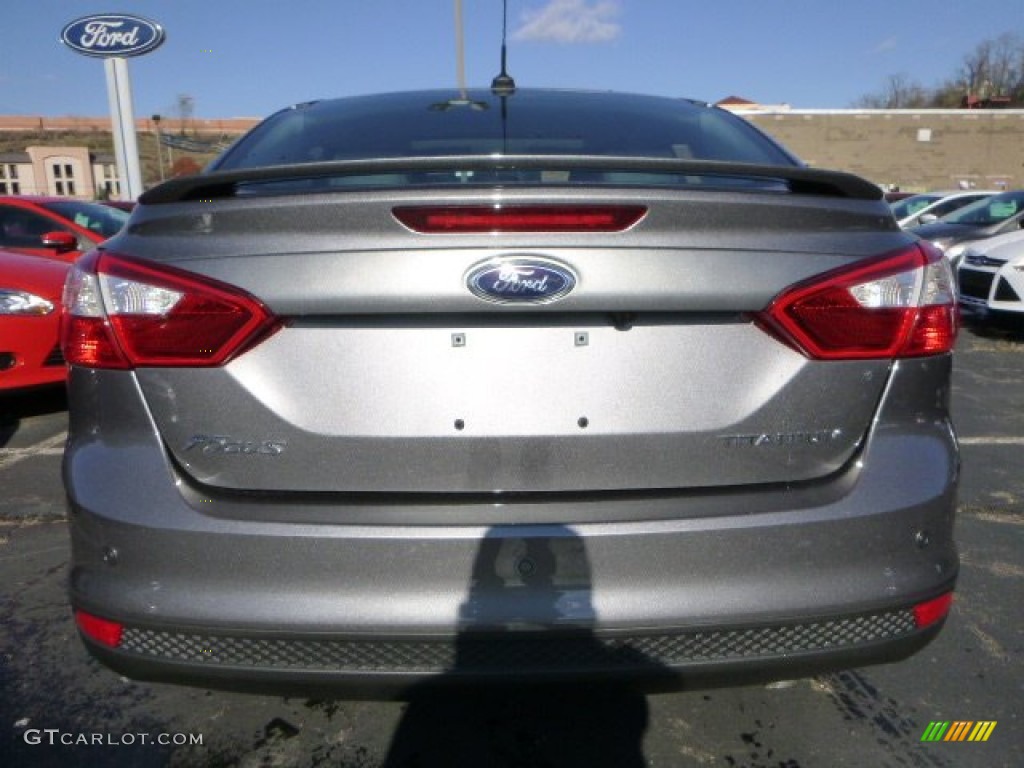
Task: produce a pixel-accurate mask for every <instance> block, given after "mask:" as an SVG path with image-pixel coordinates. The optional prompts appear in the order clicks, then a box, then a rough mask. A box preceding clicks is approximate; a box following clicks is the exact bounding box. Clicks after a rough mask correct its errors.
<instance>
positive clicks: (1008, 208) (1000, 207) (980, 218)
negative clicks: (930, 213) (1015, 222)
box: [941, 190, 1024, 227]
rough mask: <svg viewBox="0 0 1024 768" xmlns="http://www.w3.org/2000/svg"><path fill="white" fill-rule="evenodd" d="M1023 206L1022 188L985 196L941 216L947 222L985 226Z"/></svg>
mask: <svg viewBox="0 0 1024 768" xmlns="http://www.w3.org/2000/svg"><path fill="white" fill-rule="evenodd" d="M1022 208H1024V190H1021V191H1017V192H1006V193H1004V194H1001V195H994V196H992V197H986V198H985V199H983V200H978V201H977V202H974V203H971V204H970V205H966V206H964V207H963V208H960V209H959V210H956V211H953V212H952V213H950V214H948V215H947V216H944V217H942V219H941V220H942V221H943V222H946V223H948V224H967V225H969V226H973V227H987V226H990V225H992V224H999V223H1000V222H1003V221H1006V220H1007V219H1008V218H1010V217H1011V216H1013V215H1014V214H1016V213H1017V212H1019V211H1020V210H1021V209H1022Z"/></svg>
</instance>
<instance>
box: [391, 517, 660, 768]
mask: <svg viewBox="0 0 1024 768" xmlns="http://www.w3.org/2000/svg"><path fill="white" fill-rule="evenodd" d="M591 595H592V582H591V575H590V564H589V562H588V559H587V554H586V550H585V547H584V544H583V541H582V539H580V538H579V537H578V536H576V535H575V534H574V533H573V532H572V531H571V530H570V529H568V528H564V527H561V526H557V527H552V528H551V529H550V530H549V531H548V532H547V535H545V536H542V537H533V536H531V537H529V538H521V537H520V536H519V535H517V534H516V532H515V530H514V529H511V528H509V529H504V530H502V529H492V530H491V531H490V532H489V533H488V535H487V537H486V538H485V539H484V540H483V541H482V543H481V546H480V550H479V552H478V553H477V556H476V560H475V563H474V566H473V573H472V581H471V586H470V591H469V594H468V596H467V598H466V600H465V602H464V603H463V604H462V607H461V610H460V624H461V626H462V627H463V629H462V630H461V632H460V634H459V636H458V638H457V640H456V648H455V660H454V664H453V666H452V668H451V669H450V670H449V671H448V672H447V673H446V674H445V675H443V676H442V677H441V678H440V679H439V680H437V681H436V682H431V683H428V684H425V685H423V686H421V687H419V688H416V689H414V690H413V691H412V693H411V694H410V696H409V703H408V705H407V708H406V709H405V712H404V714H403V716H402V719H401V721H400V723H399V726H398V728H397V729H396V731H395V734H394V737H393V739H392V742H391V745H390V749H389V752H388V756H387V759H386V761H385V763H384V764H385V765H386V766H388V768H413V767H416V768H419V767H420V766H445V767H446V768H452V767H455V766H474V767H476V766H517V767H520V766H522V767H523V768H525V767H526V766H559V767H561V766H587V767H588V768H592V767H593V766H597V765H614V766H617V768H631V767H632V766H637V768H639V767H640V766H643V765H645V760H644V756H643V749H642V739H643V736H644V732H645V731H646V729H647V723H648V708H647V699H646V697H645V696H644V695H643V694H642V693H640V692H638V691H636V690H634V689H632V688H631V687H629V686H627V685H624V684H615V683H579V682H574V683H572V684H568V683H565V684H554V683H545V684H537V683H536V679H537V678H538V677H543V676H544V675H545V674H546V675H548V676H549V677H550V675H551V674H553V673H558V672H562V673H569V674H572V673H574V672H577V673H579V675H578V676H580V677H582V676H584V674H585V673H588V672H594V671H599V670H603V671H604V672H613V673H614V672H616V671H618V672H621V671H624V670H627V669H629V670H633V671H637V670H639V671H641V672H643V673H649V674H652V675H654V674H657V672H658V671H659V668H658V665H657V664H656V663H654V662H653V661H651V660H650V659H648V658H646V657H645V656H644V655H643V654H641V653H639V652H637V651H636V650H634V649H632V648H630V647H629V646H628V644H625V643H623V644H610V643H607V642H601V641H600V640H598V638H596V637H595V636H594V635H593V633H591V632H589V631H587V630H585V629H582V627H585V626H590V625H592V623H593V621H594V619H595V613H594V607H593V603H592V599H591ZM553 626H554V627H565V628H566V629H565V631H559V630H551V629H550V628H551V627H553ZM522 630H535V632H542V633H543V636H542V637H538V636H537V634H536V633H535V632H523V631H522ZM467 674H472V675H474V677H476V676H479V675H485V676H487V675H491V676H493V678H494V679H496V680H497V682H496V683H492V682H491V681H490V680H489V681H488V682H487V683H484V684H478V685H476V686H475V687H471V684H470V683H469V682H467V681H466V680H465V677H466V676H467ZM598 676H599V675H598ZM605 677H606V678H607V677H608V676H607V675H606V676H605ZM460 678H461V679H460Z"/></svg>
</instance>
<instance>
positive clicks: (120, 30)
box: [60, 13, 164, 56]
mask: <svg viewBox="0 0 1024 768" xmlns="http://www.w3.org/2000/svg"><path fill="white" fill-rule="evenodd" d="M60 41H61V42H62V43H64V45H66V46H68V47H69V48H71V49H72V50H75V51H77V52H78V53H82V54H85V55H86V56H141V55H142V54H144V53H149V52H150V51H152V50H153V49H154V48H158V47H159V46H160V44H161V43H163V41H164V28H163V27H161V26H160V25H159V24H157V23H156V22H153V21H150V20H149V19H143V18H141V17H140V16H127V15H125V14H122V13H108V14H104V15H102V16H85V17H83V18H81V19H75V20H74V21H72V22H71V23H70V24H68V25H67V26H66V27H64V29H63V30H61V33H60Z"/></svg>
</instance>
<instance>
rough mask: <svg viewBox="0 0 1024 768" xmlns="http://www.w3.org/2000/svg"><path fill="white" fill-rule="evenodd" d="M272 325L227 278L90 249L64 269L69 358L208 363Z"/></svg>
mask: <svg viewBox="0 0 1024 768" xmlns="http://www.w3.org/2000/svg"><path fill="white" fill-rule="evenodd" d="M278 327H279V322H278V320H277V319H276V318H275V317H274V316H273V315H272V314H271V313H270V312H269V311H268V310H267V308H266V307H264V306H263V305H262V304H261V303H260V302H259V301H257V300H256V299H255V298H253V297H252V296H250V295H249V294H247V293H245V292H244V291H242V290H240V289H238V288H235V287H234V286H230V285H226V284H224V283H221V282H218V281H216V280H211V279H209V278H206V277H202V276H200V275H196V274H193V273H190V272H185V271H183V270H179V269H175V268H173V267H166V266H163V265H158V264H152V263H144V262H140V261H135V260H129V259H126V258H124V257H122V256H118V255H116V254H111V253H106V252H99V251H94V252H92V253H90V254H88V255H87V256H85V257H83V258H82V259H80V260H79V261H78V262H76V264H75V266H74V267H72V269H71V271H70V272H69V273H68V279H67V283H66V284H65V286H64V317H63V319H62V322H61V348H62V350H63V352H64V358H65V359H66V360H67V361H68V363H70V364H71V365H80V366H85V367H89V368H134V367H136V366H187V367H211V366H217V365H222V364H224V363H225V362H227V361H228V360H230V359H231V358H233V357H235V356H237V355H238V354H240V353H242V352H244V351H245V350H246V349H248V348H249V347H251V346H253V345H254V344H256V343H257V342H259V341H261V340H262V339H264V338H265V337H266V336H268V335H269V334H270V333H272V332H273V331H275V330H277V328H278Z"/></svg>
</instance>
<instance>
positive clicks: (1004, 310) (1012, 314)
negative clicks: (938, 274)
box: [958, 230, 1024, 320]
mask: <svg viewBox="0 0 1024 768" xmlns="http://www.w3.org/2000/svg"><path fill="white" fill-rule="evenodd" d="M958 274H959V278H960V303H961V304H962V305H963V306H964V307H965V308H967V309H972V310H980V311H982V312H985V313H987V314H990V315H991V316H993V318H996V317H1003V318H1017V319H1019V320H1024V230H1020V231H1016V232H1009V233H1007V234H1005V235H998V236H997V237H991V238H989V239H987V240H978V241H977V242H974V243H971V244H970V245H969V246H968V247H967V248H966V249H965V250H964V256H963V260H962V261H961V263H960V269H959V272H958Z"/></svg>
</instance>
